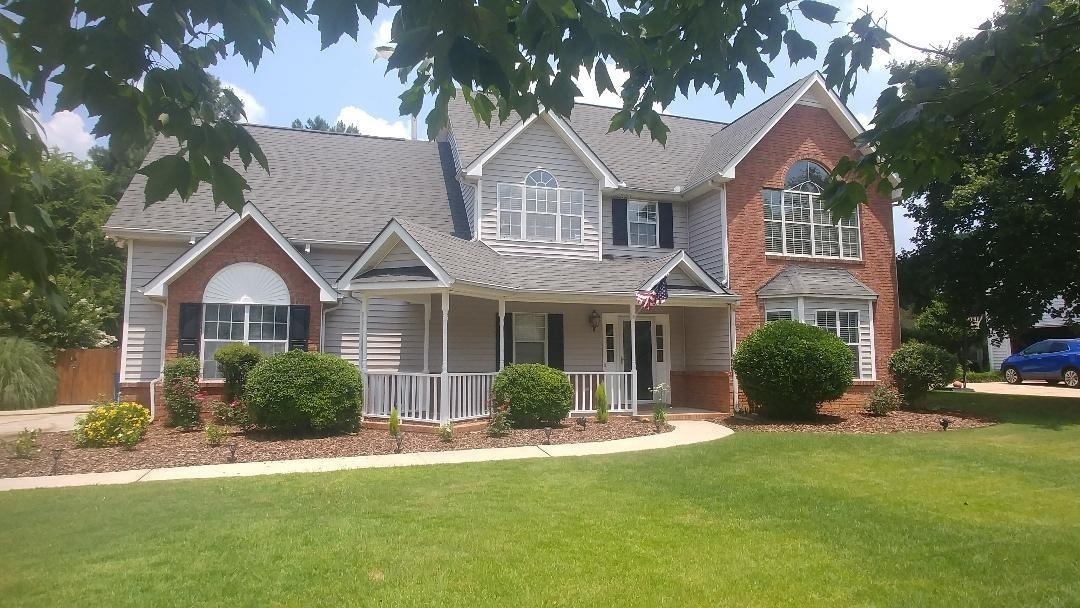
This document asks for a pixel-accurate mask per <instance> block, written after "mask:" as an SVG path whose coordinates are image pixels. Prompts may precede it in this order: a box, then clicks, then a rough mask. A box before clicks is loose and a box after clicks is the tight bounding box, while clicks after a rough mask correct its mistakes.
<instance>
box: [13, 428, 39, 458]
mask: <svg viewBox="0 0 1080 608" xmlns="http://www.w3.org/2000/svg"><path fill="white" fill-rule="evenodd" d="M40 436H41V429H34V430H32V431H31V430H30V429H23V430H21V431H19V434H18V435H17V436H16V437H15V457H16V458H33V457H34V454H36V453H37V451H38V444H37V440H38V437H40Z"/></svg>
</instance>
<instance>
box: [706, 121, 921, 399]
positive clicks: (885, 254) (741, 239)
mask: <svg viewBox="0 0 1080 608" xmlns="http://www.w3.org/2000/svg"><path fill="white" fill-rule="evenodd" d="M854 154H855V150H854V149H853V147H852V144H851V139H850V138H849V137H848V136H847V134H846V133H844V131H843V130H842V129H841V128H840V126H839V125H838V124H836V121H835V120H834V119H833V118H832V116H831V115H830V114H829V113H828V111H827V110H825V109H823V108H816V107H810V106H804V105H795V106H794V107H793V108H791V110H790V111H789V112H788V113H787V114H786V115H784V117H783V118H781V119H780V121H779V122H778V123H777V124H776V125H775V126H774V127H773V128H772V130H770V131H769V132H768V133H767V134H766V135H765V137H764V138H762V140H761V141H760V142H759V143H758V144H757V146H755V147H754V149H753V150H751V151H750V154H748V155H747V156H746V158H745V159H743V161H742V162H740V163H739V165H738V166H737V167H736V170H735V179H734V180H732V181H731V182H728V184H727V214H728V234H729V235H731V241H730V243H729V244H728V249H729V256H730V261H729V265H730V268H731V287H732V290H733V291H734V292H735V293H737V294H739V295H740V296H742V297H743V300H742V301H741V302H740V303H739V306H738V308H737V309H736V312H735V324H736V342H738V341H740V340H741V339H742V338H744V337H746V336H747V335H748V334H749V333H750V332H752V331H753V330H754V329H756V328H757V327H759V326H761V324H762V323H763V322H764V320H765V305H764V301H763V300H760V299H758V298H757V297H756V295H755V294H756V292H757V290H758V289H759V288H760V287H761V286H762V285H764V284H765V283H767V282H768V281H769V280H770V279H771V278H772V277H774V276H776V274H777V273H778V272H780V271H781V270H782V269H783V268H784V267H785V266H787V265H789V264H792V263H797V264H802V265H815V266H823V267H831V268H843V269H845V270H847V271H849V272H851V274H853V275H854V276H855V277H856V278H858V279H859V280H860V281H862V282H863V283H865V284H866V285H867V286H868V287H869V288H870V289H872V290H873V291H874V292H875V293H877V294H878V299H877V300H876V301H875V302H874V342H875V357H876V365H877V374H878V379H879V380H882V379H885V377H886V374H887V371H886V370H887V369H888V366H887V362H888V359H889V355H890V354H891V353H892V351H893V350H895V349H896V347H897V346H899V344H900V321H899V316H898V310H897V292H896V256H895V253H894V251H895V249H894V242H893V223H892V201H891V200H889V197H887V196H882V195H881V194H878V193H877V192H876V191H875V192H871V193H870V194H869V201H868V203H867V204H865V205H862V206H861V207H860V209H859V214H860V217H859V219H860V225H861V231H862V258H863V259H862V260H861V261H840V260H820V259H811V258H801V257H800V258H794V257H786V256H781V255H771V254H770V255H768V256H766V254H765V215H764V208H763V199H762V189H763V188H778V189H779V188H783V183H784V176H785V175H786V174H787V172H788V169H790V168H791V166H792V165H793V164H794V163H796V162H797V161H800V160H811V161H814V162H816V163H818V164H820V165H822V166H823V167H825V168H827V169H832V167H833V166H835V164H836V162H837V161H838V160H840V158H841V157H843V156H845V155H848V156H852V155H854ZM865 385H866V383H858V385H857V386H853V387H852V389H851V390H850V391H849V393H851V397H852V398H853V399H856V398H857V399H861V395H863V394H865V392H866V391H867V390H868V389H867V387H866V386H865ZM845 399H846V398H845ZM846 400H850V399H846ZM860 402H861V401H860Z"/></svg>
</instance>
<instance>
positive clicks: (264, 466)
mask: <svg viewBox="0 0 1080 608" xmlns="http://www.w3.org/2000/svg"><path fill="white" fill-rule="evenodd" d="M671 426H673V427H674V428H675V430H673V431H671V432H669V433H661V434H659V435H645V436H643V437H631V438H629V439H616V440H613V441H597V442H593V443H564V444H559V445H531V446H523V447H516V448H485V449H479V450H451V451H446V452H414V453H410V454H385V455H379V456H347V457H343V458H306V459H298V460H274V461H269V462H238V463H235V464H211V465H202V466H194V467H171V468H165V469H138V470H133V471H118V472H115V473H80V474H76V475H54V476H51V477H12V478H8V479H0V491H4V490H25V489H30V488H66V487H72V486H91V485H114V484H128V483H136V482H145V481H165V480H176V479H210V478H216V477H250V476H253V475H279V474H282V473H321V472H326V471H345V470H349V469H376V468H385V467H406V466H416V465H423V464H456V463H463V462H487V461H491V460H520V459H523V458H561V457H564V456H589V455H593V454H617V453H621V452H637V451H641V450H655V449H659V448H669V447H674V446H678V445H690V444H693V443H703V442H706V441H713V440H716V439H722V438H724V437H727V436H728V435H731V434H732V433H733V431H732V430H731V429H729V428H727V427H725V426H721V425H719V424H714V423H712V422H705V421H701V420H680V421H674V422H671Z"/></svg>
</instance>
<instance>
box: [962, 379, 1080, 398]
mask: <svg viewBox="0 0 1080 608" xmlns="http://www.w3.org/2000/svg"><path fill="white" fill-rule="evenodd" d="M968 388H970V389H971V390H973V391H975V392H976V393H994V394H997V395H1021V396H1027V397H1073V398H1080V388H1069V387H1067V386H1065V385H1064V384H1047V383H1046V382H1043V381H1041V380H1028V381H1025V382H1024V383H1023V384H1008V383H1006V382H969V383H968Z"/></svg>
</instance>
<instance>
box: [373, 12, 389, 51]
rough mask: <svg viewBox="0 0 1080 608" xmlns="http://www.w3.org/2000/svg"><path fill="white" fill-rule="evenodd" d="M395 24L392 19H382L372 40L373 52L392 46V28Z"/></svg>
mask: <svg viewBox="0 0 1080 608" xmlns="http://www.w3.org/2000/svg"><path fill="white" fill-rule="evenodd" d="M392 24H393V21H392V20H391V19H382V20H380V21H379V23H378V25H376V26H375V37H374V38H372V40H371V50H372V51H374V50H375V49H376V48H378V47H380V46H387V45H389V44H390V26H391V25H392Z"/></svg>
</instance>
